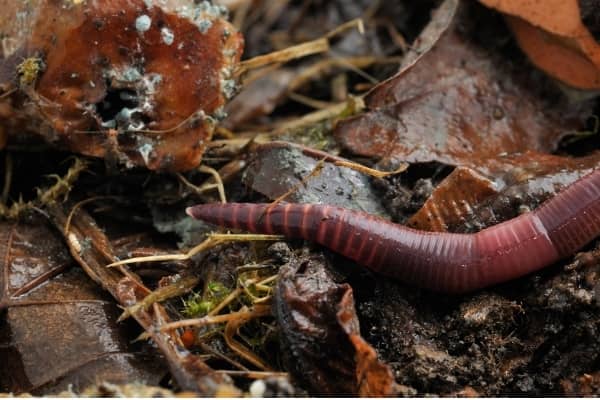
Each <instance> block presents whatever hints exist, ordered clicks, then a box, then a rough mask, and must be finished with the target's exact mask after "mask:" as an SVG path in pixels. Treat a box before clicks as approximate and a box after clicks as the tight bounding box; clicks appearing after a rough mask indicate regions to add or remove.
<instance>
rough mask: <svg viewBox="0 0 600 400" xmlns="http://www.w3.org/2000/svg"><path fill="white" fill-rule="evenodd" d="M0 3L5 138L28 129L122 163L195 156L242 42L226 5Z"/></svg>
mask: <svg viewBox="0 0 600 400" xmlns="http://www.w3.org/2000/svg"><path fill="white" fill-rule="evenodd" d="M0 6H2V8H3V16H0V29H1V30H2V32H0V33H2V35H1V37H2V38H3V39H2V49H1V52H0V115H1V117H2V118H1V119H0V130H2V131H4V132H5V133H7V135H8V140H9V145H10V144H11V143H19V142H22V141H24V140H25V139H26V138H28V136H29V135H34V136H41V137H42V139H43V140H44V141H46V142H49V143H52V144H55V145H58V146H60V147H63V148H66V149H69V150H71V151H75V152H79V153H82V154H86V155H91V156H96V157H112V158H113V159H114V158H116V159H117V160H119V161H120V162H121V163H123V164H125V165H127V166H143V167H146V168H149V169H152V170H170V171H182V170H188V169H191V168H193V167H195V166H197V165H198V164H199V163H200V160H201V157H202V153H203V151H204V147H205V144H206V143H207V142H208V141H210V139H211V135H212V132H213V129H214V125H215V122H216V119H218V118H221V117H222V116H223V111H222V108H223V106H224V104H225V102H226V101H227V99H228V98H229V97H231V96H232V95H233V93H234V92H235V88H236V82H235V81H234V80H233V71H234V69H235V68H236V66H237V64H238V62H239V59H240V56H241V53H242V48H243V39H242V37H241V34H240V33H238V32H237V31H236V30H235V28H234V27H233V26H232V25H231V24H229V23H228V22H227V20H226V18H227V10H226V9H224V8H223V7H220V6H215V5H212V4H210V3H208V2H206V1H204V2H200V3H197V2H195V1H193V0H162V1H152V0H110V1H96V0H81V1H75V0H32V1H28V2H14V1H13V0H0ZM23 60H25V61H26V62H28V64H24V61H23ZM34 66H35V67H36V68H33V67H34Z"/></svg>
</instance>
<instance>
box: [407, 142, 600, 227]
mask: <svg viewBox="0 0 600 400" xmlns="http://www.w3.org/2000/svg"><path fill="white" fill-rule="evenodd" d="M599 161H600V154H599V153H594V154H592V155H590V156H587V157H580V158H569V157H560V156H552V155H548V154H540V153H525V154H521V155H518V156H516V157H513V158H512V159H510V160H509V159H508V158H507V163H509V162H510V163H511V164H512V165H513V167H512V168H511V169H509V170H508V171H507V172H506V173H504V174H502V175H499V176H498V177H497V179H495V180H490V179H488V178H487V177H484V176H482V175H481V174H479V173H477V172H476V171H474V170H473V169H470V168H465V167H458V168H456V169H455V170H454V171H453V172H452V173H451V174H450V175H449V176H448V177H446V178H445V179H444V180H443V181H442V182H441V183H440V184H439V185H438V186H436V188H435V190H434V191H433V193H432V194H431V196H430V197H429V198H428V199H427V200H426V201H425V203H424V204H423V206H422V207H421V209H419V211H417V212H416V213H415V214H414V215H413V216H412V217H411V218H410V219H409V220H408V222H407V224H408V225H409V226H412V227H414V228H418V229H423V230H431V231H442V232H443V231H451V232H477V231H479V230H481V229H483V228H486V227H488V226H492V225H495V224H498V223H500V222H503V221H507V220H509V219H511V218H514V217H516V216H517V215H519V214H521V213H523V212H526V211H530V210H533V209H535V208H536V207H537V206H539V205H540V204H542V203H543V202H544V201H546V200H548V199H550V198H551V197H552V196H554V195H556V194H557V193H559V192H560V191H561V190H562V189H564V188H566V187H567V186H568V185H570V184H571V183H573V182H575V181H576V180H577V179H579V178H581V177H582V176H584V175H586V174H588V173H590V172H591V171H592V170H593V169H594V168H595V166H596V165H598V162H599Z"/></svg>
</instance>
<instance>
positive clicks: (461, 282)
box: [186, 169, 600, 293]
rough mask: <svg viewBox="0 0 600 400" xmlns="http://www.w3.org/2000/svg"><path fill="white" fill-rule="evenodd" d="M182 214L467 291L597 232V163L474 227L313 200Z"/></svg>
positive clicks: (552, 257)
mask: <svg viewBox="0 0 600 400" xmlns="http://www.w3.org/2000/svg"><path fill="white" fill-rule="evenodd" d="M186 211H187V213H188V214H189V215H190V216H192V217H194V218H197V219H201V220H204V221H207V222H210V223H213V224H217V225H219V226H223V227H228V228H235V229H240V230H246V231H250V232H254V233H267V234H283V235H285V236H288V237H293V238H304V239H307V240H312V241H315V242H317V243H319V244H321V245H323V246H326V247H328V248H330V249H331V250H333V251H335V252H337V253H340V254H342V255H344V256H346V257H348V258H350V259H352V260H354V261H356V262H358V263H359V264H362V265H364V266H367V267H369V268H370V269H372V270H373V271H376V272H378V273H381V274H384V275H387V276H391V277H394V278H396V279H398V280H400V281H402V282H405V283H408V284H413V285H416V286H420V287H423V288H427V289H432V290H435V291H440V292H447V293H464V292H468V291H472V290H476V289H481V288H484V287H487V286H490V285H494V284H497V283H500V282H505V281H508V280H511V279H514V278H518V277H520V276H523V275H526V274H528V273H530V272H533V271H537V270H539V269H541V268H543V267H545V266H548V265H550V264H552V263H554V262H556V261H558V260H560V259H562V258H564V257H567V256H569V255H572V254H574V253H575V252H576V251H577V250H579V249H581V248H582V247H583V246H585V245H586V244H587V243H589V242H591V241H592V240H593V239H594V238H596V236H598V235H600V169H599V170H596V171H594V172H592V173H590V174H588V175H586V176H584V177H582V178H581V179H579V180H578V181H576V182H575V183H573V184H572V185H570V186H568V187H567V188H566V189H565V190H563V191H562V192H560V193H559V194H557V195H556V196H554V197H553V198H552V199H550V200H548V201H546V202H545V203H544V204H542V205H541V206H540V207H538V208H537V209H536V210H534V211H532V212H528V213H526V214H522V215H520V216H518V217H516V218H513V219H511V220H509V221H506V222H503V223H501V224H498V225H495V226H492V227H489V228H486V229H484V230H482V231H480V232H477V233H472V234H460V233H439V232H425V231H418V230H415V229H411V228H408V227H405V226H402V225H398V224H394V223H391V222H389V221H386V220H384V219H382V218H378V217H375V216H372V215H369V214H366V213H363V212H358V211H353V210H348V209H344V208H340V207H333V206H328V205H315V204H276V205H269V204H243V203H230V204H203V205H198V206H194V207H190V208H188V209H187V210H186Z"/></svg>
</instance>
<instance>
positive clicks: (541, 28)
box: [480, 0, 600, 90]
mask: <svg viewBox="0 0 600 400" xmlns="http://www.w3.org/2000/svg"><path fill="white" fill-rule="evenodd" d="M480 2H481V3H483V4H485V5H486V6H488V7H492V8H494V9H496V10H498V11H500V12H502V13H504V14H506V21H507V23H508V25H509V26H510V28H511V30H512V31H513V33H514V34H515V37H516V38H517V41H518V42H519V45H520V46H521V48H522V49H523V51H525V53H527V55H528V56H529V58H530V59H531V61H532V62H533V63H534V64H535V65H536V66H537V67H539V68H541V69H542V70H544V71H545V72H546V73H548V74H549V75H551V76H553V77H554V78H557V79H559V80H561V81H563V82H565V83H566V84H568V85H570V86H573V87H576V88H579V89H591V90H598V89H600V44H598V42H597V41H596V39H595V38H594V36H593V35H592V33H591V32H590V29H588V27H587V26H586V25H585V24H584V18H585V17H586V16H587V15H591V16H593V15H597V13H598V8H597V7H598V6H597V4H596V3H595V2H593V1H581V0H544V1H519V0H480ZM592 18H593V17H592Z"/></svg>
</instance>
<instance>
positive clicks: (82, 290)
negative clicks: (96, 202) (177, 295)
mask: <svg viewBox="0 0 600 400" xmlns="http://www.w3.org/2000/svg"><path fill="white" fill-rule="evenodd" d="M0 235H1V237H2V242H1V243H0V249H1V251H0V253H1V254H2V257H1V259H2V266H1V267H2V268H1V271H0V274H1V275H0V276H1V278H0V283H2V285H1V286H0V295H1V297H0V299H1V301H0V304H1V305H2V308H4V309H5V310H4V311H3V313H2V325H1V327H0V358H1V359H2V360H3V362H2V363H0V391H2V392H14V393H23V392H30V393H34V394H38V395H40V394H48V393H57V392H59V391H60V390H66V389H67V388H71V389H72V390H76V391H79V390H82V389H83V388H85V387H86V386H88V385H91V384H94V383H96V382H98V381H99V380H106V381H109V382H113V383H127V382H130V381H132V380H144V381H146V382H148V383H150V384H155V385H156V384H158V383H159V381H160V380H161V379H162V378H163V377H164V366H163V363H162V362H161V360H160V357H157V355H156V353H155V352H154V351H152V349H151V348H150V347H149V346H147V345H143V344H140V343H138V344H132V343H131V340H132V339H133V338H135V335H136V334H135V330H132V329H131V328H132V327H131V326H130V325H122V324H121V325H120V324H117V317H118V314H119V309H118V308H117V307H116V306H115V305H114V303H113V302H112V301H110V299H109V298H107V297H106V295H104V294H103V293H102V292H101V291H100V290H99V289H98V287H97V286H96V285H95V284H93V283H92V282H91V281H90V280H89V279H88V278H87V277H86V276H85V275H84V274H83V273H81V272H80V271H79V270H78V269H73V270H69V271H67V272H64V271H65V269H66V267H70V266H71V265H72V259H71V257H70V255H69V253H68V251H67V249H66V247H65V246H64V244H63V243H62V242H61V241H60V239H59V238H58V237H57V235H56V233H55V232H54V231H52V230H51V229H50V228H49V227H48V226H47V225H46V223H45V221H40V220H38V221H37V222H36V223H35V224H33V225H30V224H26V223H20V224H18V225H14V224H9V223H2V224H0ZM59 273H60V274H61V275H58V276H56V275H57V274H59ZM49 366H51V368H49Z"/></svg>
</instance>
